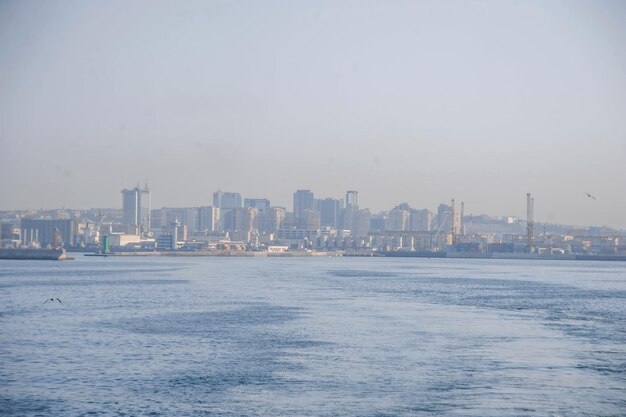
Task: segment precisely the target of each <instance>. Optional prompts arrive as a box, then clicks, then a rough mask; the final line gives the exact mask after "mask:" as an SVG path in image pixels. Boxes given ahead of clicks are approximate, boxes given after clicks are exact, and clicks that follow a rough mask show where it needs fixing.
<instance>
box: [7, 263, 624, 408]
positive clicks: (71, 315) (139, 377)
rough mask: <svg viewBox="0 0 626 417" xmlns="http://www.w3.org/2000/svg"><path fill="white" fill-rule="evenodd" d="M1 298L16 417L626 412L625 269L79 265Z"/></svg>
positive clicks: (11, 266) (11, 269)
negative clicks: (49, 300)
mask: <svg viewBox="0 0 626 417" xmlns="http://www.w3.org/2000/svg"><path fill="white" fill-rule="evenodd" d="M56 297H58V298H59V299H61V301H62V303H58V302H48V303H45V304H43V302H44V301H45V300H46V299H47V298H56ZM0 300H1V303H0V414H1V415H15V416H37V415H39V416H79V415H119V416H135V415H162V416H195V415H215V416H420V415H453V416H620V415H621V416H623V415H626V263H609V262H597V263H593V262H588V263H587V262H566V261H564V262H549V261H535V262H529V261H505V260H452V259H448V260H446V259H381V258H319V259H317V258H250V259H244V258H180V259H178V258H152V259H141V258H115V257H113V258H84V257H81V256H78V257H77V259H76V260H75V261H67V262H49V261H33V262H30V261H0Z"/></svg>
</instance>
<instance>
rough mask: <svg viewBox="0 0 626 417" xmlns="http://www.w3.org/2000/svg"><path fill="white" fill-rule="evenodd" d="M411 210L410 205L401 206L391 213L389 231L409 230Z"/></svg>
mask: <svg viewBox="0 0 626 417" xmlns="http://www.w3.org/2000/svg"><path fill="white" fill-rule="evenodd" d="M409 210H410V208H409V206H408V204H406V203H404V204H400V205H397V206H396V207H394V208H393V209H392V210H391V211H390V212H389V230H394V231H404V230H408V228H409V218H410V213H411V212H410V211H409Z"/></svg>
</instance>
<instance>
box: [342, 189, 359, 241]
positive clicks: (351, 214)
mask: <svg viewBox="0 0 626 417" xmlns="http://www.w3.org/2000/svg"><path fill="white" fill-rule="evenodd" d="M358 195H359V192H358V191H353V190H352V191H346V209H345V211H344V221H343V223H344V224H343V227H344V228H346V229H349V230H350V231H351V232H352V233H355V232H356V229H357V225H356V223H357V221H358V220H357V217H358V213H359V201H358Z"/></svg>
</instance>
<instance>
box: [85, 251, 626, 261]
mask: <svg viewBox="0 0 626 417" xmlns="http://www.w3.org/2000/svg"><path fill="white" fill-rule="evenodd" d="M83 256H90V257H92V256H93V257H155V256H156V257H236V258H311V257H363V258H441V259H485V260H490V259H494V260H526V261H541V260H544V261H546V260H548V261H604V262H611V261H613V262H626V255H582V254H564V255H552V254H548V255H539V254H537V255H535V254H528V253H458V252H457V253H455V252H450V253H448V252H359V251H354V252H307V251H297V252H278V253H272V252H245V251H241V252H239V251H230V252H228V251H211V252H209V251H195V252H184V251H180V252H178V251H163V252H111V253H107V254H94V253H83Z"/></svg>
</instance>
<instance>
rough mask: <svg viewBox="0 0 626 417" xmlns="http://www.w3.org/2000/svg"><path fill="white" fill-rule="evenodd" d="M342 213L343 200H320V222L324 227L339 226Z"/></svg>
mask: <svg viewBox="0 0 626 417" xmlns="http://www.w3.org/2000/svg"><path fill="white" fill-rule="evenodd" d="M340 213H341V200H337V199H334V198H325V199H323V200H320V222H321V225H322V226H328V227H334V228H337V227H338V226H339V214H340Z"/></svg>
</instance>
